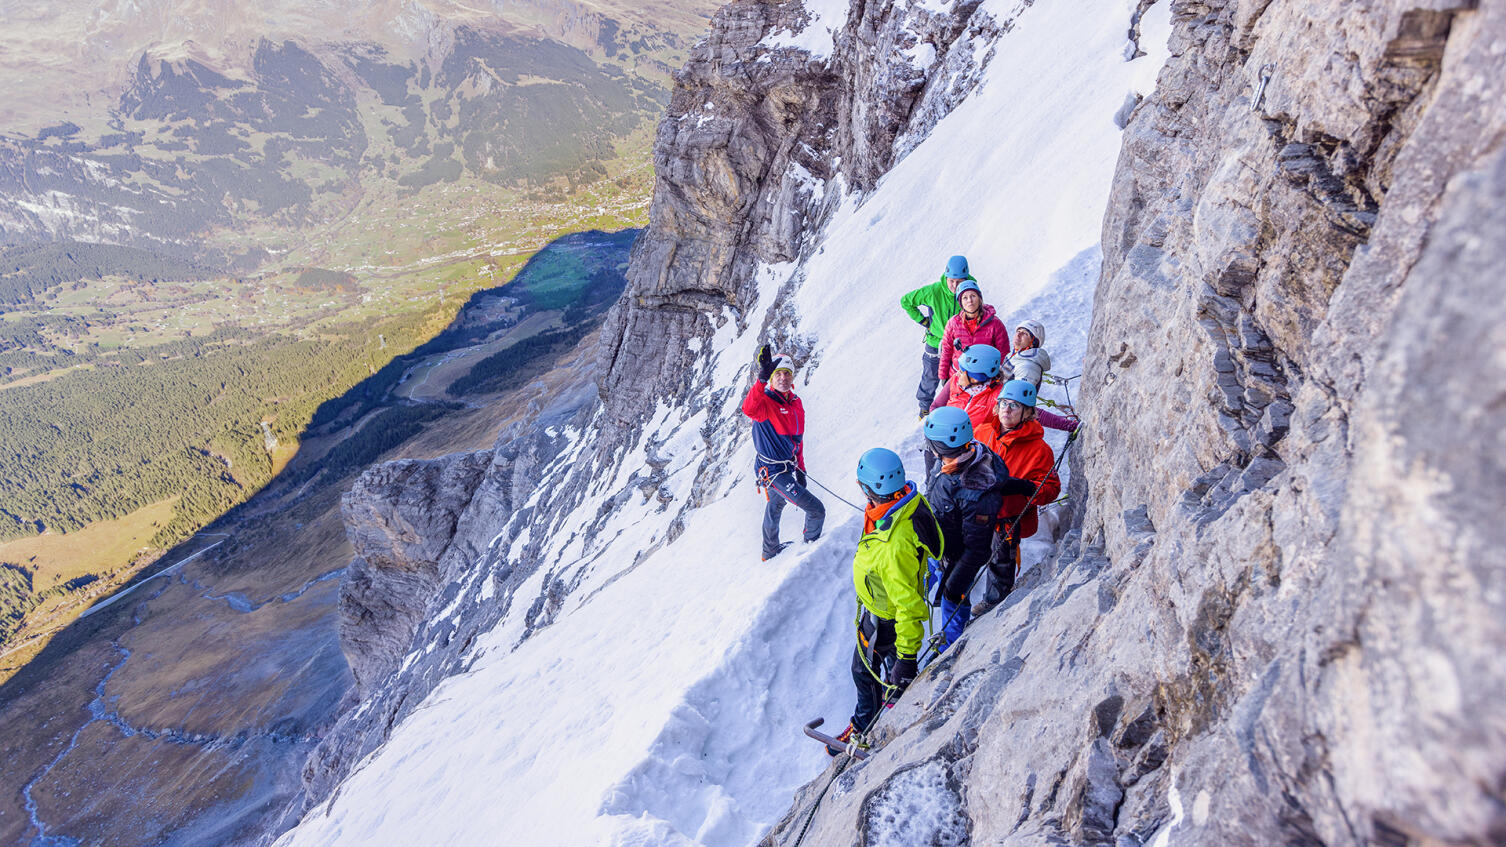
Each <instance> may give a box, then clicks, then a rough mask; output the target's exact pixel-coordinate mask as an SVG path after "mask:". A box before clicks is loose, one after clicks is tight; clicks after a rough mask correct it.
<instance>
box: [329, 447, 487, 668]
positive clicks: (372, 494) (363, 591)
mask: <svg viewBox="0 0 1506 847" xmlns="http://www.w3.org/2000/svg"><path fill="white" fill-rule="evenodd" d="M491 458H492V457H491V452H490V451H480V452H476V453H455V454H452V455H449V456H444V457H442V458H439V459H430V460H427V461H424V460H418V459H402V460H399V461H395V462H387V463H386V464H382V465H377V466H376V467H373V468H371V469H370V470H368V471H367V472H366V473H364V474H362V475H361V478H360V479H358V480H356V484H355V485H354V486H352V487H351V489H350V491H348V492H346V493H345V496H344V497H343V498H341V500H340V513H341V517H342V519H343V520H344V521H345V532H346V535H347V536H349V538H350V544H351V547H352V548H353V549H354V550H355V558H354V559H353V560H352V561H351V563H350V567H349V568H348V569H347V570H346V572H345V576H344V578H343V579H341V581H340V644H341V647H342V649H343V650H344V652H345V659H346V661H348V662H349V663H350V670H351V673H352V674H354V675H355V680H356V691H357V694H358V696H366V695H368V694H370V693H371V688H372V686H373V685H374V684H376V683H378V682H380V681H381V680H382V679H383V678H385V677H386V676H387V674H389V673H391V672H392V671H393V670H394V669H396V668H397V665H398V662H399V661H400V660H401V659H402V657H403V655H404V654H406V653H407V652H408V647H409V645H410V644H411V643H412V642H413V633H414V631H415V630H417V629H418V624H419V621H420V620H421V619H422V617H423V613H424V611H425V610H426V609H428V607H429V605H430V603H432V602H433V600H434V598H435V596H436V595H437V594H438V593H439V588H440V585H441V583H440V581H439V559H440V557H441V556H443V555H444V552H445V550H446V549H447V548H448V547H449V546H450V542H451V541H452V540H453V539H454V537H455V523H456V521H457V520H458V519H459V517H460V514H461V512H463V511H464V510H465V508H466V507H467V506H468V505H470V501H471V496H472V495H473V494H474V493H475V491H476V486H477V484H478V483H479V482H480V479H481V474H482V472H484V471H485V470H486V467H487V465H488V464H490V462H491Z"/></svg>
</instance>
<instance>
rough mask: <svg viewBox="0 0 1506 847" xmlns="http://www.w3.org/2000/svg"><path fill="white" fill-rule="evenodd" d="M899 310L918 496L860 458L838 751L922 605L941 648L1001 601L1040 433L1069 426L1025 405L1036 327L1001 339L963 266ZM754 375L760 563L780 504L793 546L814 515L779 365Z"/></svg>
mask: <svg viewBox="0 0 1506 847" xmlns="http://www.w3.org/2000/svg"><path fill="white" fill-rule="evenodd" d="M900 305H901V306H902V307H903V308H904V310H905V312H906V313H907V314H908V315H909V316H910V317H911V319H913V320H914V321H915V322H916V323H919V324H920V325H921V326H922V327H924V328H925V330H926V334H925V339H924V342H923V345H922V351H921V377H920V385H919V387H918V389H917V391H916V395H915V396H916V400H917V401H918V402H919V404H920V417H921V419H922V421H923V430H924V435H925V442H924V444H925V450H924V454H923V455H924V460H925V492H924V494H922V493H921V492H920V491H919V490H918V489H917V487H916V485H915V483H913V482H911V481H909V480H908V478H907V476H906V472H905V468H904V463H903V461H902V460H901V459H900V457H899V455H898V454H896V453H894V452H893V451H891V450H888V449H885V448H874V449H871V450H869V451H867V452H865V453H864V454H863V455H862V457H861V459H859V461H858V467H857V482H858V487H859V489H860V490H861V491H862V492H863V495H864V498H865V499H866V501H867V505H866V508H864V518H863V535H862V537H861V539H860V540H859V542H858V549H857V553H856V555H855V557H854V559H853V585H854V588H855V589H856V592H857V597H858V602H859V616H858V622H857V638H858V644H857V646H856V648H855V651H854V655H853V660H852V678H853V682H854V684H855V686H856V688H857V704H856V706H855V708H854V710H853V714H852V718H851V721H850V723H849V724H848V727H847V730H846V731H845V732H843V733H842V735H841V736H839V737H838V738H837V739H836V741H837V742H839V743H841V744H844V745H845V744H853V743H860V742H861V734H862V733H863V732H865V731H866V730H867V729H868V728H870V727H871V725H872V723H873V722H874V720H875V719H876V718H877V716H878V714H879V712H880V710H881V709H882V707H883V706H884V705H886V704H887V703H892V702H893V700H895V699H897V697H898V695H899V693H900V692H902V691H903V690H904V688H905V687H906V686H907V685H909V683H910V682H911V681H912V680H913V679H914V678H915V675H916V673H917V670H918V668H917V665H918V663H919V661H920V659H921V649H922V647H923V646H924V641H925V627H926V623H927V622H928V621H929V620H930V618H931V610H932V607H933V606H937V605H939V606H940V614H941V620H942V626H941V631H940V632H939V633H937V634H936V635H935V636H933V643H934V644H935V646H936V648H937V649H938V650H944V649H945V648H946V647H947V646H949V645H951V644H952V643H954V642H955V641H956V640H957V638H959V637H960V636H961V634H962V631H963V628H964V627H965V626H966V625H967V624H968V623H969V621H971V620H973V619H976V618H977V617H979V616H981V615H983V614H985V613H987V612H988V611H989V610H991V609H992V608H993V607H994V606H996V605H998V604H999V603H1000V602H1002V601H1003V599H1004V598H1005V597H1006V596H1007V595H1008V594H1009V592H1010V591H1012V590H1013V587H1014V582H1015V577H1016V576H1017V574H1018V570H1019V563H1020V540H1021V539H1024V538H1029V537H1030V536H1031V535H1033V534H1034V533H1035V531H1036V528H1037V524H1038V519H1037V508H1038V507H1039V506H1042V505H1045V504H1047V503H1050V502H1052V501H1054V500H1055V499H1056V498H1057V496H1058V495H1059V494H1060V492H1061V481H1060V479H1059V477H1058V476H1057V473H1056V464H1057V462H1056V456H1055V454H1054V452H1053V451H1052V449H1051V447H1050V445H1048V444H1047V443H1046V441H1045V437H1044V435H1045V432H1044V429H1043V426H1047V427H1051V428H1054V429H1059V430H1065V431H1067V432H1069V433H1073V434H1074V435H1075V431H1076V429H1077V426H1078V420H1077V419H1076V418H1075V417H1067V416H1062V415H1057V414H1053V413H1050V412H1047V411H1046V410H1042V409H1038V408H1037V406H1038V390H1039V387H1040V384H1041V382H1042V380H1043V379H1044V377H1045V374H1046V372H1047V371H1048V370H1049V369H1050V367H1051V360H1050V357H1049V356H1048V355H1047V354H1046V351H1045V350H1044V349H1042V345H1043V344H1044V343H1045V335H1046V331H1045V327H1044V326H1043V325H1042V324H1041V323H1040V322H1039V321H1036V320H1026V321H1023V322H1021V324H1020V326H1019V327H1017V328H1016V330H1015V333H1014V336H1013V339H1011V336H1010V334H1009V332H1008V330H1007V329H1006V328H1005V326H1004V323H1003V321H1002V320H1001V319H1000V318H999V317H998V314H997V312H996V310H995V309H994V307H993V306H991V305H988V304H987V303H986V302H984V297H983V291H982V288H981V286H980V285H979V284H978V281H977V280H976V279H974V278H973V276H972V275H971V274H970V273H969V269H968V263H967V259H966V258H965V257H963V256H953V257H951V259H949V260H948V262H947V265H946V270H945V272H944V273H943V274H942V276H941V278H940V279H939V280H937V281H936V282H934V283H930V284H928V285H924V286H922V287H920V288H917V289H915V290H914V291H911V292H909V293H908V294H906V295H904V297H902V298H901V299H900ZM938 327H939V328H938ZM1011 340H1012V341H1013V346H1011ZM755 364H756V370H757V374H756V375H757V379H756V380H755V382H754V384H753V386H752V387H751V388H750V389H749V392H748V395H747V397H746V398H745V399H744V401H743V412H744V413H745V414H746V415H747V416H748V417H749V418H751V419H752V420H753V421H754V425H753V440H754V444H755V446H756V448H757V451H758V458H757V470H758V475H759V485H760V487H761V488H763V489H764V490H765V494H766V496H767V498H768V506H767V508H766V510H765V514H764V524H763V556H764V559H765V560H767V559H769V558H770V557H772V556H775V555H777V554H778V553H779V552H780V551H781V550H783V549H784V548H785V547H786V546H787V544H784V543H781V542H780V540H779V517H780V515H781V513H782V511H783V509H784V504H785V503H786V502H789V503H793V504H794V505H796V506H798V507H800V508H801V509H803V510H804V511H805V529H804V539H805V540H806V541H807V542H809V541H814V540H815V539H816V538H818V537H820V534H821V528H822V523H823V520H824V517H825V510H824V508H823V506H822V504H821V501H820V500H819V499H817V498H816V497H815V496H814V495H813V494H812V493H811V492H810V491H809V489H807V488H806V482H807V479H806V476H805V463H804V456H803V453H802V449H801V447H802V441H803V438H804V425H805V417H804V407H803V405H802V404H801V402H800V399H799V398H798V397H796V396H795V394H794V392H793V381H794V368H793V364H792V363H791V362H790V361H789V359H788V358H787V357H785V356H774V355H773V354H772V352H771V351H770V350H769V348H768V347H766V346H765V347H762V348H760V349H759V352H758V356H757V361H756V363H755ZM985 569H986V570H987V572H988V574H989V579H988V584H987V589H986V591H985V592H984V594H983V596H982V597H981V598H978V600H977V602H976V603H975V602H973V600H972V598H971V597H970V593H971V592H972V590H973V585H974V583H975V582H976V581H977V580H978V577H979V575H980V574H981V573H982V572H983V571H984V570H985ZM829 752H831V753H832V755H837V754H838V753H840V752H842V750H841V749H839V748H837V747H829Z"/></svg>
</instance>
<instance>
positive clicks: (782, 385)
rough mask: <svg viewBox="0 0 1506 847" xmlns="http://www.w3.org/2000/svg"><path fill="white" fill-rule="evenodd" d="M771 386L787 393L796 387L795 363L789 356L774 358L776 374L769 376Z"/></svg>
mask: <svg viewBox="0 0 1506 847" xmlns="http://www.w3.org/2000/svg"><path fill="white" fill-rule="evenodd" d="M769 386H770V387H771V388H773V389H774V390H775V391H783V392H785V393H789V390H790V389H791V388H793V387H794V386H795V362H794V361H793V360H792V359H790V357H789V356H775V357H774V372H773V373H772V374H770V375H769Z"/></svg>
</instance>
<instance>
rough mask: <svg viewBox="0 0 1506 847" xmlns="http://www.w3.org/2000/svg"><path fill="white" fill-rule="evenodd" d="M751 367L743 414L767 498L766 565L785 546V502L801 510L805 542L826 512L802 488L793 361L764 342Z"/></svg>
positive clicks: (801, 418)
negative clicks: (782, 518)
mask: <svg viewBox="0 0 1506 847" xmlns="http://www.w3.org/2000/svg"><path fill="white" fill-rule="evenodd" d="M753 367H754V371H755V374H754V375H755V377H756V380H755V381H754V383H753V386H752V387H751V388H749V389H748V396H747V397H745V398H743V414H745V415H747V416H748V417H749V418H751V419H752V420H753V448H754V449H755V450H757V451H758V459H757V460H756V461H755V463H754V467H755V469H756V470H757V471H758V487H759V488H760V489H761V490H762V491H763V492H764V497H766V498H767V499H768V506H767V507H766V508H765V509H764V516H763V558H764V561H768V560H769V559H772V558H774V557H775V556H777V555H779V552H780V551H781V550H783V549H784V548H785V547H787V546H789V545H788V544H782V543H780V541H779V518H780V515H782V514H783V513H784V504H785V503H787V502H788V503H793V504H794V505H796V506H798V507H800V508H801V509H804V510H805V532H804V533H803V537H804V539H805V542H806V543H807V544H809V543H810V542H812V541H815V540H816V539H818V538H820V537H821V525H822V523H823V522H824V521H825V520H826V508H825V507H824V506H822V505H821V501H820V500H818V499H817V498H816V495H814V494H812V493H811V492H810V489H808V488H806V487H805V445H804V443H803V442H804V440H805V405H804V404H803V403H801V402H800V398H799V397H797V396H795V391H794V386H795V364H794V362H793V361H792V360H791V359H790V357H788V356H774V355H773V354H772V353H771V352H770V351H769V346H768V345H767V344H765V345H763V346H762V347H759V348H758V356H757V358H756V360H755V361H754V364H753Z"/></svg>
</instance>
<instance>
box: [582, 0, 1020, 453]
mask: <svg viewBox="0 0 1506 847" xmlns="http://www.w3.org/2000/svg"><path fill="white" fill-rule="evenodd" d="M979 6H980V3H979V2H977V0H969V2H964V3H960V4H958V5H957V6H956V7H955V8H952V9H949V10H946V11H944V12H943V11H939V10H932V9H929V8H927V7H926V6H924V5H923V4H905V3H892V2H887V3H867V4H860V5H859V7H858V9H857V11H856V13H855V14H853V15H850V16H849V18H848V19H847V20H846V21H845V22H840V23H839V22H826V23H828V24H837V25H836V26H835V31H834V32H833V33H832V36H831V37H832V47H831V49H830V50H829V51H827V52H822V51H820V50H818V51H815V52H809V51H807V50H803V49H794V48H790V47H781V46H779V44H780V41H779V36H780V35H781V34H788V33H790V32H799V31H802V30H805V29H807V28H808V27H815V28H820V24H812V23H811V21H810V19H809V15H810V13H809V12H807V11H806V10H805V9H804V8H803V7H802V6H801V5H800V4H798V3H782V4H775V3H769V2H754V0H737V2H733V3H729V4H728V5H727V6H725V7H723V8H722V10H721V11H719V12H718V13H717V15H716V18H715V20H714V21H713V24H712V30H711V33H710V35H709V36H708V37H707V39H706V40H705V41H704V42H702V43H700V44H698V45H697V46H696V48H695V50H694V51H693V53H692V56H691V59H690V61H689V62H688V63H686V65H685V68H684V69H683V70H681V71H680V72H679V73H678V74H677V75H676V77H675V90H674V94H673V95H672V99H671V102H670V106H669V112H668V115H667V116H666V117H665V119H664V120H663V121H662V122H661V123H660V125H659V132H658V137H657V139H656V141H655V145H654V159H655V162H654V163H655V167H656V169H657V172H658V182H657V183H656V186H655V190H654V203H653V208H652V214H651V222H650V224H649V228H648V230H647V231H646V232H645V233H644V235H643V236H642V237H641V238H640V239H639V240H638V243H637V244H636V245H635V246H634V249H633V256H632V264H631V267H630V268H629V271H628V290H627V294H626V295H625V296H624V297H623V299H622V300H621V301H620V302H619V303H618V305H617V308H616V309H615V310H614V311H613V313H612V315H611V316H609V318H608V320H607V325H606V327H605V329H604V330H603V338H605V339H607V341H606V343H604V344H603V345H602V347H601V365H602V371H603V375H602V377H601V393H602V397H603V398H604V400H605V403H606V409H607V414H608V416H609V418H610V419H611V420H612V421H614V422H616V423H617V424H619V425H621V426H624V427H626V429H625V430H624V433H625V434H630V433H631V432H632V431H633V429H632V427H634V426H636V425H637V424H639V423H641V422H642V421H643V420H644V419H645V418H646V411H647V410H650V409H652V408H653V404H654V401H655V400H657V399H660V398H678V397H682V396H685V395H686V394H688V393H689V392H687V391H686V388H687V386H688V380H689V378H690V374H692V373H693V372H694V367H693V365H694V364H695V361H696V353H695V351H694V350H693V349H691V348H690V347H689V346H688V345H687V342H689V341H690V340H691V339H693V338H707V337H709V336H710V335H711V333H712V331H713V330H714V329H715V327H716V326H718V325H720V324H721V323H722V322H723V321H725V320H728V319H731V320H735V321H737V322H738V325H739V327H746V326H747V325H748V324H749V322H750V321H751V320H752V318H753V317H754V316H753V315H751V314H749V311H750V310H751V309H752V308H753V306H754V304H755V303H756V301H757V294H758V288H757V279H756V277H755V272H756V270H757V268H758V266H759V265H760V264H765V265H774V264H780V263H785V262H794V261H796V260H797V259H799V258H800V256H801V254H802V250H804V249H806V248H808V247H809V246H810V238H811V236H813V235H814V234H815V233H816V232H817V231H819V229H820V226H821V224H822V223H823V222H824V221H825V220H826V219H827V218H828V217H829V215H830V213H831V211H832V209H833V208H834V205H835V203H836V202H837V200H838V199H839V198H840V196H841V191H839V190H828V184H830V185H831V187H832V189H837V188H841V187H847V188H852V189H856V190H857V191H864V190H867V189H870V188H871V187H872V186H873V184H874V182H875V181H876V180H877V179H878V178H879V177H880V176H882V175H883V174H884V173H885V172H886V171H887V170H888V169H889V167H890V165H891V164H892V163H893V161H894V159H895V158H896V156H898V155H901V154H902V153H903V152H904V151H906V150H908V149H909V147H911V146H913V145H914V144H915V143H917V142H918V140H919V139H921V138H924V137H925V134H926V133H927V132H929V130H930V128H931V127H932V126H934V125H935V124H936V121H937V120H939V119H940V118H942V117H943V116H945V115H946V114H947V112H949V111H950V110H951V109H952V107H954V106H955V105H956V104H957V103H958V102H960V101H961V100H962V98H963V97H965V96H966V95H967V93H968V92H969V91H971V90H972V88H973V86H974V85H975V84H976V83H977V81H978V76H979V74H980V73H981V68H982V66H983V64H984V60H985V58H986V50H987V49H988V47H987V46H988V45H989V44H991V43H992V39H993V37H994V36H996V35H997V34H998V33H999V32H1000V30H1001V29H1003V28H1007V27H1008V25H1009V23H1008V21H998V20H995V19H994V18H993V17H992V16H990V15H988V14H984V13H980V12H979V11H978V9H979ZM980 51H981V52H983V53H985V55H978V54H979V53H980ZM789 346H791V347H798V346H799V343H798V341H795V342H793V343H792V344H790V345H789ZM618 443H619V442H617V441H615V440H614V441H613V442H612V446H617V444H618Z"/></svg>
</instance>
